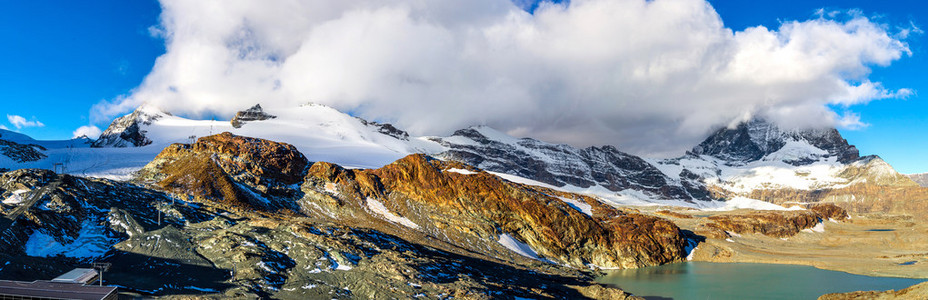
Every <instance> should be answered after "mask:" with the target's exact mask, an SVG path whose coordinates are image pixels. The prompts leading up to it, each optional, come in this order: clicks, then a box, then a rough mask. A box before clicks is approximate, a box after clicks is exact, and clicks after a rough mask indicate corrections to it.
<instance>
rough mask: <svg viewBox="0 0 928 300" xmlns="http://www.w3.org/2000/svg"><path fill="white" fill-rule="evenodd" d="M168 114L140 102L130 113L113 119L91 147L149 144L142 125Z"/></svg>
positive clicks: (168, 114)
mask: <svg viewBox="0 0 928 300" xmlns="http://www.w3.org/2000/svg"><path fill="white" fill-rule="evenodd" d="M170 115H171V114H170V113H167V112H165V111H163V110H161V109H160V108H157V107H155V106H152V105H149V104H147V103H146V104H142V105H141V106H139V107H138V108H136V109H135V111H133V112H132V113H131V114H128V115H125V116H122V117H119V118H117V119H116V120H113V123H110V126H109V127H107V128H106V130H105V131H103V133H102V134H100V138H99V139H97V141H95V142H94V143H93V144H92V145H91V147H95V148H102V147H118V148H122V147H127V146H130V145H131V146H135V147H141V146H146V145H149V144H151V143H152V141H151V140H150V139H148V137H146V136H145V130H143V129H142V125H150V124H151V123H152V122H154V121H156V120H158V119H160V118H162V117H165V116H170Z"/></svg>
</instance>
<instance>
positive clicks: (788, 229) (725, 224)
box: [705, 204, 847, 238]
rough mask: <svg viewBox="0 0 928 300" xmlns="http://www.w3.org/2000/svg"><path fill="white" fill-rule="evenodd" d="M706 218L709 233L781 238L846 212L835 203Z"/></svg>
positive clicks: (845, 217) (834, 218)
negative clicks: (747, 234) (716, 231)
mask: <svg viewBox="0 0 928 300" xmlns="http://www.w3.org/2000/svg"><path fill="white" fill-rule="evenodd" d="M708 219H709V220H711V223H708V224H705V227H706V229H708V230H707V231H709V232H712V231H715V230H722V231H727V232H734V233H738V234H744V233H759V234H763V235H767V236H772V237H780V238H782V237H790V236H793V235H796V234H797V233H799V231H801V230H803V229H808V228H812V227H815V226H816V225H818V224H819V223H821V222H822V221H823V220H826V219H833V220H844V219H847V211H845V210H844V209H842V208H840V207H838V206H836V205H834V204H816V205H812V206H810V207H809V209H808V210H791V211H756V212H748V213H731V214H722V215H715V216H710V217H708Z"/></svg>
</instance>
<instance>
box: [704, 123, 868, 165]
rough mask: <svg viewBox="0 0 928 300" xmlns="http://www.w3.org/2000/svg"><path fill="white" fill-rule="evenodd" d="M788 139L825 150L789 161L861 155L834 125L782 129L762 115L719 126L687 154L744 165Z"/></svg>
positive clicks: (840, 159) (848, 160) (845, 160)
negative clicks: (724, 126)
mask: <svg viewBox="0 0 928 300" xmlns="http://www.w3.org/2000/svg"><path fill="white" fill-rule="evenodd" d="M789 142H805V143H808V144H809V145H811V146H813V147H815V148H817V149H820V150H824V152H825V153H809V155H808V156H805V157H797V158H793V159H790V160H786V161H785V162H786V163H789V164H792V165H797V166H798V165H806V164H809V163H812V162H815V161H818V160H820V159H821V158H824V157H836V158H837V161H838V162H841V163H851V162H854V161H855V160H857V159H858V158H859V157H860V156H859V152H858V151H857V148H856V147H854V146H852V145H849V144H848V143H847V140H845V139H844V138H842V137H841V134H840V133H838V131H837V130H835V129H834V128H829V129H805V130H782V129H780V128H779V127H778V126H776V125H774V124H772V123H769V122H767V121H764V120H763V119H754V120H752V121H749V122H744V123H741V124H738V126H737V127H735V128H722V129H719V130H718V131H716V132H715V133H714V134H712V135H711V136H709V138H707V139H706V140H705V141H703V142H702V143H700V144H699V145H697V146H696V147H694V148H693V150H691V151H690V154H693V155H709V156H713V157H716V158H718V159H721V160H724V161H726V163H728V164H730V165H743V164H744V163H747V162H751V161H756V160H759V159H761V158H763V157H764V156H767V155H769V154H773V153H775V152H777V151H780V150H781V149H783V147H784V146H786V145H787V143H789Z"/></svg>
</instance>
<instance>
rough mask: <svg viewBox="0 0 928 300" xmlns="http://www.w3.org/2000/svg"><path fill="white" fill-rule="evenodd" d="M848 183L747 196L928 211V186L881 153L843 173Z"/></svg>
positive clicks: (860, 208)
mask: <svg viewBox="0 0 928 300" xmlns="http://www.w3.org/2000/svg"><path fill="white" fill-rule="evenodd" d="M840 176H841V177H843V178H847V179H848V181H849V182H850V183H849V184H847V185H845V186H840V187H835V188H821V189H813V190H799V189H786V188H780V189H756V190H753V191H751V192H750V193H748V194H746V195H745V196H746V197H748V198H752V199H757V200H762V201H767V202H772V203H777V204H784V203H795V202H800V203H833V204H835V205H838V206H840V207H842V208H844V209H846V210H848V211H851V212H855V213H870V212H883V213H897V214H910V215H911V214H921V213H926V212H928V188H924V187H921V186H919V185H918V184H917V183H915V182H914V181H912V180H911V179H909V178H908V177H906V176H905V175H902V174H899V173H898V172H896V171H895V170H893V168H892V167H891V166H890V165H889V164H887V163H886V162H885V161H883V160H882V159H880V158H879V157H865V158H863V159H861V160H859V161H857V162H855V163H853V164H851V165H849V166H848V167H847V168H846V169H845V170H844V171H843V172H842V174H840Z"/></svg>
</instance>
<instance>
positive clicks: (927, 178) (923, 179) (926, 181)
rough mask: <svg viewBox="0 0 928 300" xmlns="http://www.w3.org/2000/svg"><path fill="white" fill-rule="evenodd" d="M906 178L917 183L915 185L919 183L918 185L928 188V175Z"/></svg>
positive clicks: (909, 175) (908, 175)
mask: <svg viewBox="0 0 928 300" xmlns="http://www.w3.org/2000/svg"><path fill="white" fill-rule="evenodd" d="M906 176H907V177H909V179H912V181H915V183H918V185H921V186H923V187H928V173H920V174H907V175H906Z"/></svg>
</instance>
